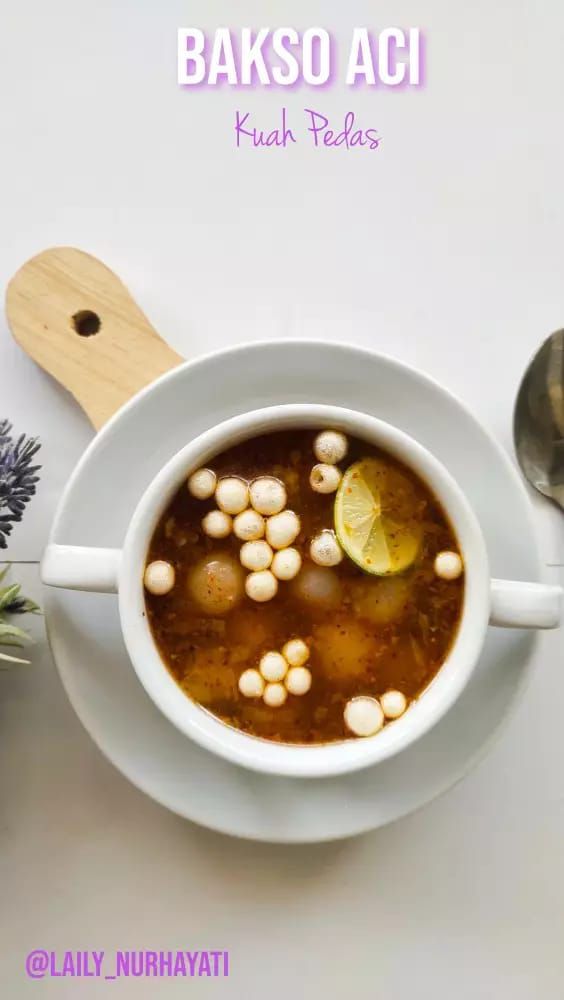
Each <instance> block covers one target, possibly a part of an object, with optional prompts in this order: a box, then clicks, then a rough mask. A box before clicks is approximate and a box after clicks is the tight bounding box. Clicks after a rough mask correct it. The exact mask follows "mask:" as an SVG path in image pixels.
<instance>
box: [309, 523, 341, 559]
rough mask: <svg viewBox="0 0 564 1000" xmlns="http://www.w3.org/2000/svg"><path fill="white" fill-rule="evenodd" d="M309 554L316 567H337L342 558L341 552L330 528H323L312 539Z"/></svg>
mask: <svg viewBox="0 0 564 1000" xmlns="http://www.w3.org/2000/svg"><path fill="white" fill-rule="evenodd" d="M309 554H310V556H311V558H312V559H313V561H314V563H317V565H318V566H337V565H338V564H339V563H340V562H341V559H342V558H343V550H342V548H341V546H340V545H339V543H338V541H337V536H336V535H335V532H334V531H331V529H330V528H324V529H323V531H320V532H319V534H318V535H316V536H315V538H312V540H311V543H310V546H309Z"/></svg>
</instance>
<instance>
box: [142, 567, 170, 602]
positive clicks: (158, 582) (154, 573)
mask: <svg viewBox="0 0 564 1000" xmlns="http://www.w3.org/2000/svg"><path fill="white" fill-rule="evenodd" d="M174 579H175V573H174V566H171V564H170V563H168V562H165V561H164V560H163V559H155V561H154V562H152V563H149V565H148V566H147V568H146V570H145V575H144V577H143V582H144V584H145V587H146V589H147V590H148V591H149V593H150V594H158V595H159V596H162V595H163V594H168V593H169V592H170V591H171V590H172V588H173V587H174Z"/></svg>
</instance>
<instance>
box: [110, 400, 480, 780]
mask: <svg viewBox="0 0 564 1000" xmlns="http://www.w3.org/2000/svg"><path fill="white" fill-rule="evenodd" d="M324 426H331V427H335V428H338V429H341V430H343V431H345V432H348V433H350V434H355V435H356V436H358V437H361V438H363V437H364V438H365V439H366V440H367V441H370V442H371V443H373V444H375V445H377V446H379V447H382V448H383V449H384V450H386V451H388V452H389V453H390V454H392V455H395V456H396V457H398V458H399V459H400V460H402V461H403V462H405V463H406V464H407V465H408V466H409V467H411V468H413V470H414V471H415V472H416V473H417V474H418V475H419V476H420V477H421V478H422V479H423V480H424V482H425V483H426V484H427V485H428V486H429V488H430V489H431V490H432V492H433V493H434V494H435V495H436V496H437V499H438V500H439V502H440V503H441V505H442V507H443V509H444V510H445V513H446V514H447V517H448V518H449V521H450V522H451V524H452V527H453V530H454V533H455V535H456V538H457V541H458V543H459V546H460V550H461V552H462V555H463V558H464V562H465V570H466V578H465V592H464V600H463V609H462V616H461V621H460V623H459V627H458V631H457V634H456V637H455V639H454V642H453V644H452V646H451V648H450V650H449V653H448V655H447V657H446V658H445V660H444V662H443V664H442V665H441V667H440V669H439V671H438V672H437V674H436V675H435V677H434V678H433V680H432V681H431V682H430V684H429V685H428V687H427V688H426V689H425V690H424V691H423V692H422V693H421V695H420V696H419V697H418V698H417V699H416V700H415V701H414V702H413V703H412V705H410V707H409V709H408V711H407V712H406V713H405V715H404V716H402V717H401V718H400V719H397V720H395V721H394V722H392V723H389V724H388V725H386V726H385V727H384V729H383V730H381V731H380V732H379V733H378V734H376V735H375V736H373V737H368V738H364V739H356V740H355V739H351V740H344V741H340V742H336V743H328V744H315V745H313V746H309V745H302V744H280V743H275V742H273V741H270V740H267V739H263V738H260V737H255V736H251V735H249V734H247V733H243V732H241V731H240V730H237V729H234V728H232V727H230V726H228V725H227V724H226V723H224V722H222V721H221V720H220V719H218V718H217V717H216V716H214V715H212V714H211V713H210V712H209V711H208V710H206V709H205V708H203V707H202V706H200V705H198V704H197V703H196V702H194V701H192V700H191V699H190V698H189V697H188V696H187V695H186V694H185V693H184V692H183V691H182V690H181V688H180V687H179V686H178V684H177V683H176V681H175V680H174V678H173V677H172V675H171V674H170V672H169V670H168V668H167V666H166V664H165V663H164V661H163V660H162V658H161V656H160V653H159V651H158V649H157V646H156V644H155V642H154V639H153V636H152V633H151V630H150V627H149V624H148V620H147V615H146V610H145V596H144V589H143V582H142V580H143V569H144V565H145V560H146V554H147V549H148V545H149V542H150V539H151V536H152V533H153V531H154V528H155V526H156V524H157V522H158V520H159V518H160V516H161V515H162V513H163V511H164V510H165V509H166V506H167V505H168V503H169V501H170V499H171V498H172V496H173V495H174V493H175V492H176V491H177V489H178V487H179V486H180V485H181V483H182V482H183V481H184V480H185V479H186V478H187V476H188V475H189V474H190V472H192V471H194V469H195V468H197V467H198V466H199V465H201V464H203V463H205V462H208V461H209V460H210V459H211V458H213V456H214V455H217V454H218V453H219V452H221V451H222V450H224V449H225V448H226V447H228V446H231V445H233V444H236V443H238V442H241V441H244V440H246V439H248V438H250V437H254V436H255V435H257V434H260V433H265V432H268V431H274V430H284V429H289V428H291V427H303V428H307V427H309V428H320V429H321V428H322V427H324ZM118 593H119V611H120V619H121V626H122V631H123V635H124V639H125V643H126V646H127V649H128V652H129V655H130V659H131V661H132V664H133V667H134V669H135V672H136V674H137V676H138V678H139V680H140V682H141V684H142V685H143V687H144V688H145V690H146V691H147V693H148V695H149V696H150V697H151V699H152V700H153V702H154V703H155V704H156V705H157V707H158V708H159V709H160V710H161V711H162V712H163V714H164V715H165V716H166V717H167V718H168V719H169V720H170V721H171V722H172V723H173V725H175V726H176V728H177V729H179V730H180V731H181V732H182V733H184V734H185V735H186V736H188V737H189V738H191V739H193V740H194V741H195V742H196V743H198V744H199V745H200V746H202V747H204V748H205V749H207V750H210V751H212V752H213V753H215V754H217V755H219V756H221V757H224V758H225V759H227V760H229V761H230V762H231V763H236V764H239V765H241V766H243V767H246V768H249V769H251V770H256V771H259V772H262V773H268V774H276V775H281V776H287V777H315V778H318V777H323V776H331V775H338V774H343V773H346V772H353V771H356V770H360V769H362V768H365V767H369V766H371V765H373V764H376V763H378V762H380V761H382V760H385V759H386V758H388V757H391V756H393V755H395V754H396V753H399V752H400V751H401V750H403V749H405V748H406V747H407V746H409V745H411V744H412V743H413V742H415V741H416V740H417V739H419V738H420V737H421V736H423V735H424V733H426V732H428V730H429V729H430V728H431V727H432V726H434V725H435V724H436V723H437V722H438V721H439V720H440V719H441V718H442V716H443V715H444V714H445V713H446V712H447V711H448V709H449V708H450V707H451V706H452V705H453V704H454V702H455V701H456V699H457V698H458V697H459V695H460V694H461V692H462V691H463V689H464V687H465V686H466V684H467V683H468V680H469V679H470V676H471V674H472V672H473V670H474V668H475V666H476V663H477V660H478V656H479V654H480V651H481V648H482V645H483V641H484V638H485V632H486V628H487V624H488V618H489V610H490V574H489V567H488V557H487V552H486V546H485V542H484V538H483V535H482V532H481V529H480V526H479V524H478V521H477V518H476V516H475V514H474V512H473V510H472V508H471V506H470V503H469V501H468V500H467V499H466V497H465V495H464V493H463V492H462V490H461V488H460V487H459V486H458V484H457V483H456V481H455V480H454V478H453V477H452V476H451V474H450V473H449V472H448V470H447V469H446V468H445V467H444V466H443V465H442V463H441V462H440V461H439V460H438V459H437V458H435V457H434V456H433V455H432V453H431V452H429V451H428V450H427V449H426V448H424V447H423V446H422V445H420V444H419V443H418V442H417V441H416V440H415V439H414V438H412V437H411V436H410V435H408V434H406V433H405V432H403V431H401V430H399V429H398V428H396V427H394V426H393V425H391V424H389V423H387V422H385V421H381V420H379V419H378V418H377V417H373V416H371V415H369V414H365V413H362V412H360V411H355V410H351V409H349V408H345V407H339V406H328V405H325V404H313V403H284V404H279V405H275V406H269V407H265V408H260V409H253V410H250V411H248V412H246V413H242V414H239V415H237V416H235V417H230V418H228V419H227V420H225V421H222V422H221V423H219V424H216V425H215V426H214V427H212V428H209V429H208V430H206V431H204V432H203V433H201V434H200V435H198V436H197V437H196V438H194V439H193V440H192V441H190V442H189V443H188V444H186V445H185V446H184V447H183V448H182V449H180V451H178V452H177V453H176V454H175V455H173V456H172V458H170V459H169V460H168V462H167V463H166V464H165V465H164V466H163V467H162V468H161V470H160V471H159V472H158V473H157V475H156V476H155V477H154V478H153V480H152V481H151V483H150V484H149V485H148V487H147V488H146V490H145V492H144V493H143V495H142V496H141V498H140V500H139V502H138V504H137V507H136V509H135V511H134V514H133V516H132V519H131V522H130V526H129V529H128V532H127V535H126V538H125V543H124V548H123V558H122V561H121V567H120V578H119V588H118Z"/></svg>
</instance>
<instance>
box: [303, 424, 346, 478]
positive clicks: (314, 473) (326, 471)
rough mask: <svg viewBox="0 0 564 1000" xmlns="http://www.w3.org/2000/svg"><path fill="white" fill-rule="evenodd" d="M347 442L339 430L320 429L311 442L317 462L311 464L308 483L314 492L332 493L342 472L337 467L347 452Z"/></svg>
mask: <svg viewBox="0 0 564 1000" xmlns="http://www.w3.org/2000/svg"><path fill="white" fill-rule="evenodd" d="M348 447H349V443H348V441H347V439H346V437H345V435H344V434H341V432H340V431H321V433H320V434H318V435H317V437H316V439H315V441H314V442H313V452H314V455H315V457H316V459H317V462H318V464H317V465H314V466H313V469H312V470H311V474H310V477H309V484H310V486H311V488H312V490H315V492H316V493H334V492H335V490H336V489H338V486H339V483H340V482H341V478H342V473H341V471H340V469H338V468H337V465H338V463H339V462H342V460H343V458H344V457H345V455H346V454H347V451H348Z"/></svg>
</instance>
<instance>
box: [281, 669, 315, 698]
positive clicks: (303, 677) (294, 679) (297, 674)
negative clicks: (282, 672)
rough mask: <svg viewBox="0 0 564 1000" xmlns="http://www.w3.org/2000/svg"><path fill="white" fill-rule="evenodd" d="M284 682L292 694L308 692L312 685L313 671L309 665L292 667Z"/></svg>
mask: <svg viewBox="0 0 564 1000" xmlns="http://www.w3.org/2000/svg"><path fill="white" fill-rule="evenodd" d="M284 683H285V685H286V688H287V690H288V691H289V692H290V694H296V695H302V694H307V692H308V691H309V689H310V687H311V671H309V670H308V669H307V667H290V669H289V671H288V673H287V674H286V680H285V681H284Z"/></svg>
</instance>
